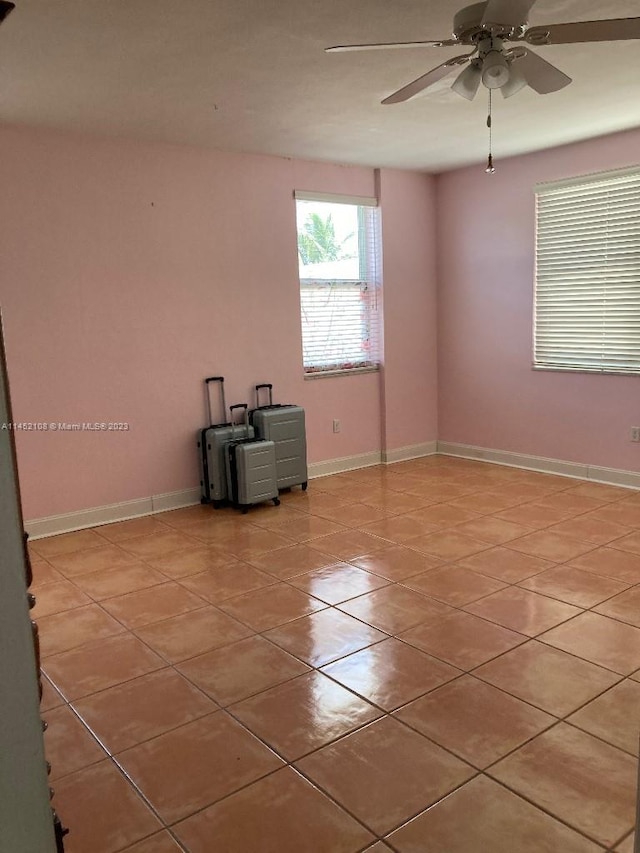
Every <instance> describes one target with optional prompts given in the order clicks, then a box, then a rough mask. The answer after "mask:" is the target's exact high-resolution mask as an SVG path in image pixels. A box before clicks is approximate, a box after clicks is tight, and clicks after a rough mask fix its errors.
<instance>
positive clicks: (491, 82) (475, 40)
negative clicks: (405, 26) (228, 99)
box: [325, 0, 640, 104]
mask: <svg viewBox="0 0 640 853" xmlns="http://www.w3.org/2000/svg"><path fill="white" fill-rule="evenodd" d="M535 2H536V0H485V2H483V3H474V4H473V5H472V6H466V7H465V8H464V9H461V10H460V11H459V12H458V13H457V14H456V15H455V17H454V19H453V34H452V37H451V38H449V39H443V40H441V41H410V42H396V43H392V44H349V45H336V46H334V47H327V48H325V49H326V51H327V52H328V53H337V52H341V51H352V50H385V49H394V48H409V47H426V46H431V47H453V46H455V45H468V46H469V47H471V48H473V49H472V51H471V53H465V54H463V55H461V56H454V57H453V58H452V59H447V60H446V62H443V63H442V64H441V65H438V66H436V68H432V69H431V71H427V73H426V74H423V75H422V76H420V77H418V78H417V79H416V80H413V81H412V82H411V83H408V84H407V85H406V86H403V87H402V88H401V89H398V91H397V92H394V93H393V94H392V95H389V97H388V98H385V99H384V100H383V101H382V103H383V104H397V103H400V102H402V101H408V100H409V98H413V97H414V96H415V95H418V94H420V92H422V91H424V90H425V89H427V88H428V87H429V86H432V85H433V84H434V83H437V82H438V81H439V80H442V78H443V77H446V76H447V74H451V73H452V72H453V71H455V70H456V69H458V68H459V67H460V66H462V65H465V66H466V68H464V69H463V71H462V72H461V73H460V74H459V75H458V76H457V77H456V79H455V80H454V82H453V85H452V86H451V88H452V89H453V90H454V92H457V93H458V94H459V95H462V97H463V98H467V99H468V100H470V101H471V100H473V98H474V97H475V95H476V92H477V91H478V88H479V86H480V83H482V84H483V85H484V86H486V88H487V89H489V90H491V89H500V91H501V92H502V94H503V95H504V97H505V98H509V97H511V95H515V94H516V92H519V91H520V89H522V88H523V87H524V86H527V85H528V86H530V87H531V88H532V89H534V90H535V91H536V92H538V93H539V94H541V95H546V94H548V93H549V92H557V91H558V90H559V89H562V88H564V86H568V85H569V83H571V77H568V76H567V75H566V74H565V73H564V72H563V71H560V69H559V68H556V67H555V65H551V63H550V62H547V61H546V59H543V58H542V57H541V56H538V54H537V53H534V52H533V51H532V50H529V48H528V47H525V46H524V45H517V46H516V47H513V48H507V47H505V43H506V42H525V43H526V44H528V45H529V44H530V45H535V46H536V47H538V46H542V45H546V44H575V43H577V42H596V41H622V40H627V39H640V18H616V19H611V20H602V21H576V22H574V23H568V24H550V25H548V26H536V27H528V23H527V18H528V15H529V12H530V10H531V8H532V6H533V5H534V3H535Z"/></svg>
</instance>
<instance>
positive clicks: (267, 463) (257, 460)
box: [226, 403, 280, 513]
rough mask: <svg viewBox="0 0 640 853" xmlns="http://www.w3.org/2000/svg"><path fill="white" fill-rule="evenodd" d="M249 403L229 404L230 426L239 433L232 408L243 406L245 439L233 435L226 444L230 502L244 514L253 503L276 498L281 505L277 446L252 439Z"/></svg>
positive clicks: (275, 500) (271, 442)
mask: <svg viewBox="0 0 640 853" xmlns="http://www.w3.org/2000/svg"><path fill="white" fill-rule="evenodd" d="M248 408H249V407H248V406H247V404H246V403H238V404H236V405H235V406H230V408H229V412H230V413H231V429H232V430H233V431H234V433H235V432H236V427H235V424H234V423H233V410H234V409H244V429H243V430H242V432H243V433H244V436H245V437H244V438H241V439H236V438H235V435H234V438H232V440H231V441H230V442H229V443H228V444H227V446H226V466H227V489H228V494H229V499H230V500H231V502H232V503H233V504H234V505H235V506H237V507H239V508H240V509H241V510H242V512H243V513H245V512H247V510H248V509H249V507H250V506H253V504H259V503H262V502H263V501H269V500H271V501H273V502H274V504H275V505H276V506H278V505H279V504H280V499H279V497H278V485H277V482H276V446H275V444H274V443H273V441H265V440H264V439H262V438H253V437H251V435H250V433H251V432H252V431H253V430H252V428H251V427H250V426H249V418H248V417H247V409H248Z"/></svg>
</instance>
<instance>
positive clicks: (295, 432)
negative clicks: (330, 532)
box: [250, 383, 308, 490]
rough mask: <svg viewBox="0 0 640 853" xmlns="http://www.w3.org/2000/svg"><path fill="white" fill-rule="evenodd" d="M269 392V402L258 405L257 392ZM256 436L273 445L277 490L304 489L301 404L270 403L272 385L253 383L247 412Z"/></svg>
mask: <svg viewBox="0 0 640 853" xmlns="http://www.w3.org/2000/svg"><path fill="white" fill-rule="evenodd" d="M263 388H267V389H268V391H269V405H267V406H261V405H260V391H261V390H262V389H263ZM250 421H251V423H252V424H253V426H254V427H255V430H256V435H258V436H260V438H267V439H270V440H271V441H273V442H275V445H276V474H277V478H278V488H279V489H289V488H291V486H302V488H303V489H304V490H306V488H307V481H308V474H307V439H306V430H305V420H304V409H303V408H302V406H294V405H288V404H284V403H277V404H275V405H274V403H273V385H271V384H269V383H263V384H262V385H256V408H255V409H253V411H252V412H250Z"/></svg>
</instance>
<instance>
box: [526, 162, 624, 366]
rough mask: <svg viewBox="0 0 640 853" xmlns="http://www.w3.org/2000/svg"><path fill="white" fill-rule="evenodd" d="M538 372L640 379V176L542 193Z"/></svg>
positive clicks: (603, 177)
mask: <svg viewBox="0 0 640 853" xmlns="http://www.w3.org/2000/svg"><path fill="white" fill-rule="evenodd" d="M536 200H537V205H536V215H537V245H536V291H535V329H534V367H538V368H543V369H547V370H553V369H556V370H581V371H593V372H598V373H640V169H639V168H635V169H627V170H621V171H617V172H609V173H602V174H599V175H588V176H585V177H582V178H576V179H573V180H570V181H563V182H558V183H553V184H541V185H539V186H538V187H537V188H536Z"/></svg>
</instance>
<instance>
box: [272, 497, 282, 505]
mask: <svg viewBox="0 0 640 853" xmlns="http://www.w3.org/2000/svg"><path fill="white" fill-rule="evenodd" d="M273 505H274V506H280V498H274V499H273Z"/></svg>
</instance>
